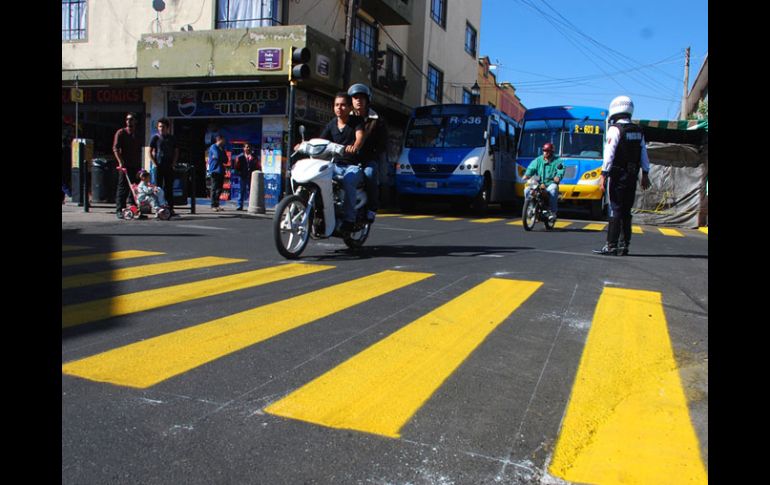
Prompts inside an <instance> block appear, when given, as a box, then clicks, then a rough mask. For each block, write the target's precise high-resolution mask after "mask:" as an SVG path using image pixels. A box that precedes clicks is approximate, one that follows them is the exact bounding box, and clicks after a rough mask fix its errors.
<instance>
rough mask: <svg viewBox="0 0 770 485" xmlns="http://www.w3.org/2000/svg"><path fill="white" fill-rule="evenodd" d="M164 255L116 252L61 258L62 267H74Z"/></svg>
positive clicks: (155, 252) (147, 252)
mask: <svg viewBox="0 0 770 485" xmlns="http://www.w3.org/2000/svg"><path fill="white" fill-rule="evenodd" d="M161 254H166V253H159V252H157V251H134V250H129V251H116V252H114V253H101V254H89V255H88V256H73V257H70V258H62V260H61V265H62V266H75V265H77V264H87V263H104V262H107V261H118V260H121V259H131V258H143V257H145V256H158V255H161Z"/></svg>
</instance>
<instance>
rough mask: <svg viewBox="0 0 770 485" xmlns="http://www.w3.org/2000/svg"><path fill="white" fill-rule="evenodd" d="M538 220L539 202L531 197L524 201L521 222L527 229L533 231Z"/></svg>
mask: <svg viewBox="0 0 770 485" xmlns="http://www.w3.org/2000/svg"><path fill="white" fill-rule="evenodd" d="M535 222H537V203H536V202H535V200H534V199H532V198H529V199H527V200H525V201H524V208H523V209H522V210H521V223H522V225H523V226H524V230H525V231H531V230H532V228H533V227H535Z"/></svg>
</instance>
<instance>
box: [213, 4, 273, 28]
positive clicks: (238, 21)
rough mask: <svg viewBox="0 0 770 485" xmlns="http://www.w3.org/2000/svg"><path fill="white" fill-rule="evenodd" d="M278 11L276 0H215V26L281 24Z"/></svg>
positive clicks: (243, 26) (268, 25) (238, 26)
mask: <svg viewBox="0 0 770 485" xmlns="http://www.w3.org/2000/svg"><path fill="white" fill-rule="evenodd" d="M278 13H279V12H278V0H217V28H218V29H243V28H246V27H272V26H274V25H281V22H280V20H279V19H278V18H279V15H278Z"/></svg>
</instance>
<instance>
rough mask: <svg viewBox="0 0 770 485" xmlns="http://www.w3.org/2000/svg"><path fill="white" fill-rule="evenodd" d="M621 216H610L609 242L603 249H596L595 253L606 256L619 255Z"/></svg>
mask: <svg viewBox="0 0 770 485" xmlns="http://www.w3.org/2000/svg"><path fill="white" fill-rule="evenodd" d="M620 224H621V222H620V218H619V217H610V222H609V224H607V244H605V245H604V247H602V248H601V249H594V250H593V252H594V253H595V254H602V255H605V256H617V255H618V237H619V236H620Z"/></svg>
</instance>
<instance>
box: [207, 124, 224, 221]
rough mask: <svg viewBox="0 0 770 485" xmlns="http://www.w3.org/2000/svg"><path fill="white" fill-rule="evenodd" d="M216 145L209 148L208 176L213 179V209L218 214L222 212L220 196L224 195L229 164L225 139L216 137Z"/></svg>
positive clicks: (219, 136) (220, 136)
mask: <svg viewBox="0 0 770 485" xmlns="http://www.w3.org/2000/svg"><path fill="white" fill-rule="evenodd" d="M214 140H215V141H214V144H213V145H211V147H210V148H209V165H208V170H207V172H208V176H209V177H211V208H212V209H213V210H214V211H216V212H221V211H222V210H223V208H222V207H220V206H219V196H220V195H221V194H222V186H223V184H224V180H225V167H224V164H225V162H227V153H225V142H226V140H225V137H224V136H222V135H217V136H215V137H214Z"/></svg>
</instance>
